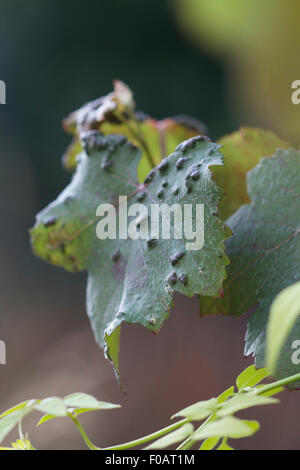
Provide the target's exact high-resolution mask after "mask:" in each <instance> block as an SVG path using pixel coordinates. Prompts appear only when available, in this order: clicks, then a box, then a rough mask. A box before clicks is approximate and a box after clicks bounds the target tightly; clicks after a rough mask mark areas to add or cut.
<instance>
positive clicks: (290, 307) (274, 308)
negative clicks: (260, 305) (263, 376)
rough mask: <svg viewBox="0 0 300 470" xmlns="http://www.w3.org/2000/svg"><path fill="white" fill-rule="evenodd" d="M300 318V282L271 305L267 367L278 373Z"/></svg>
mask: <svg viewBox="0 0 300 470" xmlns="http://www.w3.org/2000/svg"><path fill="white" fill-rule="evenodd" d="M299 316H300V282H297V283H296V284H293V285H291V286H290V287H287V288H286V289H284V290H283V291H282V292H280V294H278V296H277V297H276V298H275V300H274V302H273V304H272V305H271V312H270V318H269V322H268V326H267V365H268V367H269V369H270V371H271V372H275V371H276V364H277V360H278V357H279V355H280V352H281V350H282V348H283V346H284V343H285V342H286V340H287V338H288V336H289V334H290V332H291V330H292V328H293V326H294V324H295V323H296V320H297V319H298V317H299Z"/></svg>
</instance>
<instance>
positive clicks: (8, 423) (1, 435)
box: [0, 400, 36, 443]
mask: <svg viewBox="0 0 300 470" xmlns="http://www.w3.org/2000/svg"><path fill="white" fill-rule="evenodd" d="M35 403H36V400H28V401H26V402H24V403H20V404H19V405H17V406H14V407H13V408H10V409H9V410H7V411H6V412H4V413H2V414H1V415H0V443H1V442H2V441H3V440H4V439H5V437H6V436H7V435H8V434H9V433H10V431H12V430H13V428H14V427H15V426H16V425H17V424H18V423H19V422H20V421H21V420H22V419H23V418H24V417H25V416H26V415H27V414H28V413H30V411H31V410H32V409H33V407H34V404H35Z"/></svg>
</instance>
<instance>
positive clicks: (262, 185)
mask: <svg viewBox="0 0 300 470" xmlns="http://www.w3.org/2000/svg"><path fill="white" fill-rule="evenodd" d="M248 192H249V195H250V197H251V199H252V203H251V204H250V205H247V206H243V207H241V208H240V209H239V210H238V211H237V212H236V213H235V214H234V215H233V216H232V217H231V218H230V219H229V221H228V224H229V226H230V227H231V229H232V230H233V232H234V236H233V237H232V238H231V239H230V240H229V241H228V244H227V254H228V256H229V258H230V261H231V264H230V267H229V275H228V279H227V281H226V283H225V286H224V296H223V298H222V299H215V300H214V301H211V300H210V299H202V300H203V303H202V310H203V313H206V314H208V313H225V314H233V315H235V316H240V315H242V314H243V313H245V312H249V311H252V317H251V318H250V321H249V324H248V330H247V335H246V347H245V353H246V354H247V355H249V354H254V355H255V356H256V366H257V367H262V366H264V365H265V362H266V361H265V343H266V339H265V338H266V325H267V322H268V316H269V310H270V306H271V304H272V302H273V301H274V299H275V297H276V295H277V294H278V293H279V292H280V291H282V290H283V289H284V288H286V287H288V286H289V285H291V284H293V283H295V282H297V281H299V279H300V274H299V266H300V237H299V234H300V227H299V214H300V152H299V151H296V150H288V151H287V150H279V151H277V152H276V154H275V156H274V157H271V158H265V159H262V161H261V162H260V164H259V165H258V166H257V167H256V168H255V169H254V170H252V171H251V172H250V173H249V174H248ZM285 314H286V312H284V315H285ZM299 337H300V322H299V319H298V320H297V322H296V324H295V326H294V328H293V329H292V332H291V333H290V335H289V338H288V340H287V341H286V343H285V345H284V347H283V349H282V352H281V354H280V357H279V361H278V366H277V368H276V374H275V375H276V377H278V378H283V377H286V376H289V375H293V374H296V373H297V372H298V370H299V366H297V364H294V363H293V362H292V359H291V357H292V354H293V349H291V345H292V344H294V341H298V340H299ZM298 386H299V384H294V385H293V387H294V388H297V387H298Z"/></svg>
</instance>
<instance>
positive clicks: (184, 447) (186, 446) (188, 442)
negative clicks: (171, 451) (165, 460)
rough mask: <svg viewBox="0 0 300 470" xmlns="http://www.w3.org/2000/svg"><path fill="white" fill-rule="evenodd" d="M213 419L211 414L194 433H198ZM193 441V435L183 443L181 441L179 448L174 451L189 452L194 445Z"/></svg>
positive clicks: (213, 415) (213, 416)
mask: <svg viewBox="0 0 300 470" xmlns="http://www.w3.org/2000/svg"><path fill="white" fill-rule="evenodd" d="M214 418H215V413H212V414H211V415H210V416H209V417H208V418H207V419H206V420H205V421H204V423H202V424H201V426H199V428H198V429H197V430H196V431H195V432H198V431H200V430H201V429H202V428H204V427H205V426H206V425H207V424H208V423H210V422H211V421H213V419H214ZM195 442H196V441H195V440H194V439H193V434H192V435H191V436H189V437H188V438H187V439H186V440H185V441H183V442H182V443H181V444H180V446H178V447H177V449H176V450H189V449H190V448H191V447H192V446H193V445H194V444H195Z"/></svg>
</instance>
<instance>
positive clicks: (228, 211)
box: [213, 127, 289, 220]
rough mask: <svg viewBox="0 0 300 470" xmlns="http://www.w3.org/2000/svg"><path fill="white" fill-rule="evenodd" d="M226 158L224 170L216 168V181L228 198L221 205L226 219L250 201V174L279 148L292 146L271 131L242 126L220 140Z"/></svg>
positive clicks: (220, 212)
mask: <svg viewBox="0 0 300 470" xmlns="http://www.w3.org/2000/svg"><path fill="white" fill-rule="evenodd" d="M219 143H220V144H221V145H222V146H223V147H222V154H223V155H224V159H225V166H224V169H223V171H220V169H219V168H217V167H216V168H214V170H213V174H214V180H215V181H216V183H217V184H218V185H219V186H221V188H222V189H223V190H224V192H225V196H224V198H223V199H222V201H221V203H220V210H219V214H220V217H221V218H223V219H224V220H226V219H227V218H228V217H229V216H230V215H232V214H233V213H234V212H235V211H236V210H237V209H238V208H239V207H240V206H242V205H243V204H247V203H249V202H250V198H249V196H248V193H247V186H246V174H247V172H248V171H249V170H251V169H252V168H254V167H255V165H257V164H258V162H259V161H260V159H261V158H262V157H269V156H271V155H274V153H275V151H276V150H277V149H278V148H283V149H287V148H289V145H288V144H287V143H286V142H285V141H283V140H281V139H279V137H277V136H276V135H275V134H273V133H272V132H270V131H264V130H262V129H256V128H251V127H242V128H241V129H240V130H239V131H237V132H234V133H232V134H230V135H227V136H225V137H223V138H222V139H220V141H219Z"/></svg>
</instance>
